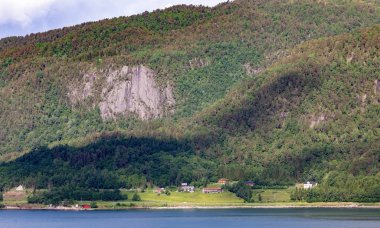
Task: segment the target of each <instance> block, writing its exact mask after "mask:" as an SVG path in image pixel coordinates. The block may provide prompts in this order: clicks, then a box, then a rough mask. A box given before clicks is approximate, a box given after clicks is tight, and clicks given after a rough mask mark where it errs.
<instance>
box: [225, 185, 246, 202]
mask: <svg viewBox="0 0 380 228" xmlns="http://www.w3.org/2000/svg"><path fill="white" fill-rule="evenodd" d="M226 188H227V190H228V191H230V192H233V193H235V195H236V196H237V197H239V198H242V199H244V201H245V202H251V201H252V189H251V187H250V186H248V185H246V184H244V182H243V181H239V182H237V183H235V184H232V185H227V186H226Z"/></svg>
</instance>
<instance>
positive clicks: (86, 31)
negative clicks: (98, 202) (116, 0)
mask: <svg viewBox="0 0 380 228" xmlns="http://www.w3.org/2000/svg"><path fill="white" fill-rule="evenodd" d="M379 7H380V5H379V3H378V2H376V1H353V2H348V1H312V0H306V1H279V0H278V1H277V0H271V1H264V0H263V1H261V0H256V1H251V0H240V1H238V0H236V1H234V2H227V3H224V4H220V5H218V6H216V7H214V8H206V7H195V6H175V7H172V8H169V9H166V10H158V11H155V12H152V13H144V14H141V15H137V16H132V17H120V18H115V19H111V20H104V21H100V22H94V23H87V24H82V25H78V26H74V27H70V28H64V29H59V30H54V31H49V32H46V33H40V34H33V35H29V36H27V37H13V38H12V37H11V38H6V39H2V40H1V41H0V58H1V63H2V64H1V66H0V72H1V73H0V96H1V100H0V107H1V109H0V110H1V113H0V114H1V116H0V124H1V129H0V143H1V144H0V153H1V158H2V160H3V161H4V162H3V164H2V165H1V166H0V173H1V175H0V184H1V186H2V187H3V188H9V187H12V186H15V185H17V184H21V183H22V184H25V185H27V186H30V187H35V188H50V189H51V190H52V191H53V192H58V193H59V194H60V195H61V196H62V195H64V194H63V192H65V193H67V191H72V190H76V191H78V192H81V190H82V189H115V188H120V187H139V186H142V185H145V184H147V183H148V184H154V185H160V186H167V185H176V184H178V183H181V182H193V183H194V184H195V185H198V186H201V185H205V184H207V183H208V182H210V181H215V180H216V179H217V178H218V177H227V178H230V179H232V180H254V181H255V182H256V183H258V184H260V185H290V184H293V183H295V182H298V181H304V180H315V181H318V182H320V186H319V187H318V188H316V189H315V190H313V191H312V192H311V193H310V195H309V196H308V197H309V198H310V200H316V201H330V200H333V201H349V200H351V201H352V200H353V201H374V200H375V201H376V200H377V201H378V200H379V199H380V184H379V183H380V171H379V168H380V167H379V166H380V165H379V164H380V163H379V154H380V149H379V148H380V147H379V146H380V145H379V143H380V140H379V133H380V132H379V130H380V118H379V116H380V115H379V114H380V113H379V112H380V106H379V102H380V73H379V72H380V71H379V69H380V51H379V48H380V26H379V24H380V12H379V10H380V9H379Z"/></svg>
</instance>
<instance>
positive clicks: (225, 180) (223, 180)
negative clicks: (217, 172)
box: [218, 178, 230, 185]
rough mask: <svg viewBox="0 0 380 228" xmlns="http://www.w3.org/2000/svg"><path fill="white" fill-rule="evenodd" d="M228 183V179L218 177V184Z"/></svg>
mask: <svg viewBox="0 0 380 228" xmlns="http://www.w3.org/2000/svg"><path fill="white" fill-rule="evenodd" d="M228 183H230V180H228V179H226V178H220V179H219V180H218V184H222V185H226V184H228Z"/></svg>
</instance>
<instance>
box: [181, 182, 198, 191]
mask: <svg viewBox="0 0 380 228" xmlns="http://www.w3.org/2000/svg"><path fill="white" fill-rule="evenodd" d="M194 189H195V187H194V186H190V185H187V183H182V184H181V188H180V191H181V192H194Z"/></svg>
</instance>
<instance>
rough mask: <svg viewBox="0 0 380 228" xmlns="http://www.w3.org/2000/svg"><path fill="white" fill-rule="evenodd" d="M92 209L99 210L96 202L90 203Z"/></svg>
mask: <svg viewBox="0 0 380 228" xmlns="http://www.w3.org/2000/svg"><path fill="white" fill-rule="evenodd" d="M90 207H91V208H98V205H97V204H96V202H94V201H93V202H91V203H90Z"/></svg>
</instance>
